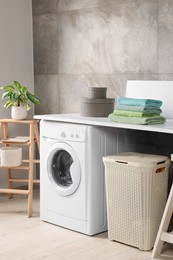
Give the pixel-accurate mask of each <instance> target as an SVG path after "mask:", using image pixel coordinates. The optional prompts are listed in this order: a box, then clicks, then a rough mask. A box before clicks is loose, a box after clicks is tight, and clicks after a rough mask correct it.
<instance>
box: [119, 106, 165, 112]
mask: <svg viewBox="0 0 173 260" xmlns="http://www.w3.org/2000/svg"><path fill="white" fill-rule="evenodd" d="M115 109H116V110H128V111H137V112H145V113H155V114H160V113H162V110H161V109H160V108H155V107H150V106H147V107H146V106H128V105H116V106H115Z"/></svg>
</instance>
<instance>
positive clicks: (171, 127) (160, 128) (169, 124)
mask: <svg viewBox="0 0 173 260" xmlns="http://www.w3.org/2000/svg"><path fill="white" fill-rule="evenodd" d="M34 119H40V120H48V121H55V122H66V123H76V124H85V125H96V126H106V127H115V128H124V129H134V130H143V131H150V132H160V133H169V134H173V119H167V120H166V122H165V123H164V124H158V125H135V124H124V123H116V122H112V121H110V120H109V119H108V118H107V117H84V116H80V115H79V114H48V115H35V116H34Z"/></svg>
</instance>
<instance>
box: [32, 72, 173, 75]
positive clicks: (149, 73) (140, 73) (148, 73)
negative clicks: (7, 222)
mask: <svg viewBox="0 0 173 260" xmlns="http://www.w3.org/2000/svg"><path fill="white" fill-rule="evenodd" d="M162 74H169V75H170V74H173V73H170V72H167V73H157V72H139V73H138V72H136V73H135V72H134V73H133V72H128V71H127V72H125V73H58V74H50V73H49V74H45V73H44V74H43V73H35V74H34V75H38V76H39V75H40V76H41V75H44V76H67V75H70V76H73V75H74V76H80V75H86V76H97V75H98V76H104V75H110V76H111V75H117V76H123V75H132V76H134V75H162Z"/></svg>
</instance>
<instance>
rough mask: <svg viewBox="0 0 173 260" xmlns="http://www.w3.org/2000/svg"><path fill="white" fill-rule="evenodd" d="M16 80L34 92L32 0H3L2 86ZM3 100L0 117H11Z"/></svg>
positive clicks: (0, 22)
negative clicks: (4, 106)
mask: <svg viewBox="0 0 173 260" xmlns="http://www.w3.org/2000/svg"><path fill="white" fill-rule="evenodd" d="M13 80H17V81H19V82H21V83H22V84H23V85H26V86H27V87H29V90H30V91H31V92H34V83H33V82H34V80H33V36H32V1H31V0H0V86H5V85H8V84H9V83H11V82H12V81H13ZM1 93H2V91H1V92H0V96H1ZM3 104H4V102H0V118H6V117H10V110H6V109H4V108H3ZM30 114H31V112H30Z"/></svg>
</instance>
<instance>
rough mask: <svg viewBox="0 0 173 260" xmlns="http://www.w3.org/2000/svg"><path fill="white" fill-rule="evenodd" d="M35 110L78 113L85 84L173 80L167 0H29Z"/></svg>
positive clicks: (171, 13) (172, 26) (111, 87)
mask: <svg viewBox="0 0 173 260" xmlns="http://www.w3.org/2000/svg"><path fill="white" fill-rule="evenodd" d="M33 25H34V71H35V92H36V93H37V94H38V95H40V98H41V101H42V104H41V105H40V106H37V107H36V113H37V114H45V113H46V114H47V113H71V112H79V98H80V97H82V96H86V94H87V86H106V87H107V88H108V92H107V96H108V97H115V98H116V97H117V96H120V95H124V94H125V87H126V81H127V80H128V79H146V80H147V79H148V80H152V79H154V80H173V47H172V46H173V1H172V0H126V1H124V0H88V1H86V0H59V1H58V0H49V1H47V0H33Z"/></svg>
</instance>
